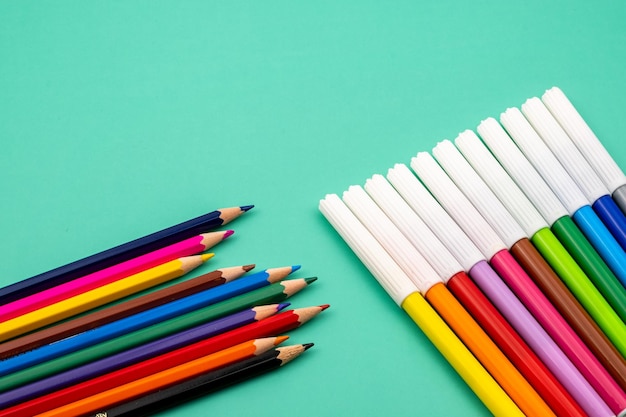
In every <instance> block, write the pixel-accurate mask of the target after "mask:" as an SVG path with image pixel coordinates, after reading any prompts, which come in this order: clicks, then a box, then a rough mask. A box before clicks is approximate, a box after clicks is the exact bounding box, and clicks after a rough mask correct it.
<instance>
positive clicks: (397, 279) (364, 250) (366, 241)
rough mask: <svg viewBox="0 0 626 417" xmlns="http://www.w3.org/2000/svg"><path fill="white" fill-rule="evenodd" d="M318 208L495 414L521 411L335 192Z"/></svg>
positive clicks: (517, 415)
mask: <svg viewBox="0 0 626 417" xmlns="http://www.w3.org/2000/svg"><path fill="white" fill-rule="evenodd" d="M320 211H321V212H322V213H323V214H324V216H325V217H326V219H328V221H329V222H330V224H331V225H332V226H333V227H334V228H335V230H337V232H338V233H339V234H340V235H341V237H342V238H343V239H344V240H345V241H346V243H347V244H348V246H350V248H351V249H352V250H353V251H354V253H355V254H356V255H357V256H358V257H359V259H360V260H361V262H363V264H364V265H365V266H366V267H367V269H369V271H370V272H371V273H372V274H373V275H374V277H375V278H376V280H377V281H378V282H379V283H380V285H381V286H382V287H383V288H384V289H385V291H386V292H387V293H388V294H389V295H390V296H391V298H393V300H394V301H395V302H396V303H397V304H398V305H400V306H401V307H402V309H403V310H404V311H406V313H407V314H408V315H409V316H410V317H411V318H412V319H413V321H414V322H415V324H417V325H418V326H419V327H420V329H422V331H423V332H424V334H425V335H426V336H427V337H428V339H430V341H431V342H432V343H433V345H435V347H436V348H437V350H439V352H441V354H442V355H443V356H444V357H445V358H446V360H447V361H448V362H449V363H450V365H452V367H453V368H454V370H455V371H456V372H457V373H458V374H459V375H460V376H461V378H462V379H463V380H464V381H465V382H466V383H467V385H468V386H469V387H470V389H471V390H472V391H474V393H475V394H476V395H477V396H478V398H479V399H480V400H481V401H482V402H483V404H484V405H485V407H487V408H488V409H489V411H491V413H492V414H493V415H494V416H496V417H524V413H522V411H521V410H520V409H519V407H518V406H517V405H515V403H514V402H513V400H511V398H510V397H509V396H508V395H507V394H506V392H504V390H503V389H502V388H501V387H500V385H498V383H497V382H496V381H495V380H494V379H493V377H492V376H491V375H490V374H489V372H487V371H486V370H485V368H484V367H483V366H482V365H481V364H480V362H478V360H477V359H476V358H475V357H474V355H472V353H471V352H470V351H469V350H468V349H467V347H466V346H465V345H464V344H463V342H461V340H460V339H459V338H458V337H457V336H456V334H455V333H454V332H453V331H452V330H451V329H450V328H449V327H448V325H447V324H446V323H445V322H444V321H443V319H442V318H441V317H440V316H439V315H438V314H437V312H436V311H435V310H434V309H433V308H432V307H431V306H430V304H428V302H427V301H426V300H425V299H424V297H422V295H421V294H420V293H419V292H418V289H417V287H416V286H415V284H414V283H413V282H412V281H411V280H410V279H409V277H408V276H407V275H406V274H405V273H404V272H403V271H402V269H401V268H400V267H399V266H398V264H396V262H395V261H394V260H393V259H392V258H391V256H390V255H389V253H388V252H387V251H386V250H385V249H384V248H383V247H382V246H381V245H380V244H379V243H378V241H377V240H376V239H375V238H374V236H372V234H371V233H370V232H369V231H368V230H367V229H366V228H365V226H363V224H362V223H361V222H360V221H359V220H358V219H357V218H356V217H355V215H354V214H353V213H352V212H351V211H350V209H349V208H348V207H347V206H346V205H345V204H344V203H343V201H341V199H340V198H339V197H338V196H337V195H336V194H329V195H327V196H326V198H325V199H324V200H322V201H320Z"/></svg>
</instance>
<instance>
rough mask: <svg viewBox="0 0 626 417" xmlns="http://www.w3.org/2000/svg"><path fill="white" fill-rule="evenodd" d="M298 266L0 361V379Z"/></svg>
mask: <svg viewBox="0 0 626 417" xmlns="http://www.w3.org/2000/svg"><path fill="white" fill-rule="evenodd" d="M299 268H300V267H299V266H297V265H296V266H290V267H282V268H271V269H266V270H264V271H260V272H257V273H254V274H251V275H249V276H247V277H244V278H241V279H239V280H236V281H232V282H229V283H226V284H224V285H221V286H219V287H214V288H210V289H208V290H205V291H201V292H199V293H196V294H193V295H190V296H187V297H184V298H181V299H179V300H175V301H172V302H169V303H166V304H162V305H160V306H157V307H154V308H151V309H149V310H146V311H143V312H141V313H137V314H133V315H131V316H128V317H125V318H123V319H120V320H117V321H114V322H111V323H108V324H105V325H104V326H100V327H97V328H95V329H92V330H88V331H86V332H83V333H79V334H77V335H75V336H72V337H69V338H67V339H63V340H60V341H58V342H56V343H52V344H49V345H45V346H41V347H39V348H37V349H34V350H31V351H28V352H25V353H23V354H21V355H18V356H13V357H10V358H8V359H5V360H3V361H0V376H4V375H9V374H11V373H14V372H17V371H20V370H22V369H26V368H28V367H31V366H34V365H37V364H40V363H43V362H46V361H49V360H52V359H54V358H58V357H60V356H63V355H66V354H69V353H72V352H76V351H78V350H81V349H84V348H87V347H89V346H93V345H95V344H98V343H101V342H104V341H106V340H110V339H113V338H115V337H119V336H122V335H124V334H127V333H131V332H133V331H136V330H139V329H142V328H145V327H148V326H151V325H153V324H156V323H159V322H162V321H165V320H168V319H171V318H173V317H176V316H180V315H182V314H186V313H189V312H191V311H193V310H196V309H199V308H203V307H206V306H208V305H211V304H215V303H218V302H220V301H223V300H226V299H228V298H232V297H234V296H237V295H240V294H243V293H247V292H250V291H253V290H255V289H258V288H261V287H264V286H267V285H270V284H273V283H275V282H278V281H280V280H282V279H283V278H285V277H286V276H288V275H289V274H291V273H292V272H294V271H297V270H298V269H299Z"/></svg>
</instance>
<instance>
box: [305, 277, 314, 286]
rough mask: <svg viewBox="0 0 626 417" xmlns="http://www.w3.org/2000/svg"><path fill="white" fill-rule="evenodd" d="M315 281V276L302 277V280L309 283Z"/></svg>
mask: <svg viewBox="0 0 626 417" xmlns="http://www.w3.org/2000/svg"><path fill="white" fill-rule="evenodd" d="M315 281H317V277H309V278H304V282H306V283H307V285H308V284H311V283H313V282H315Z"/></svg>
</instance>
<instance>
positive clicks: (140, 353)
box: [0, 305, 328, 417]
mask: <svg viewBox="0 0 626 417" xmlns="http://www.w3.org/2000/svg"><path fill="white" fill-rule="evenodd" d="M327 307H328V305H323V306H319V307H305V308H299V309H295V310H289V311H285V312H282V313H279V314H277V315H275V316H271V317H268V318H265V319H262V320H260V321H258V322H256V323H251V324H247V325H244V326H241V327H238V328H235V329H232V330H229V331H227V332H225V333H222V334H215V332H214V331H213V328H212V326H211V325H206V326H201V327H200V326H199V327H198V328H197V329H194V330H192V331H193V332H194V333H195V334H196V337H195V338H193V339H191V338H190V339H189V340H192V341H193V340H196V341H195V342H193V343H192V344H189V345H186V344H185V343H186V342H185V343H181V342H180V340H181V339H182V338H183V336H185V335H182V334H181V337H171V338H166V339H162V340H159V341H156V342H154V343H151V344H149V345H145V346H142V347H138V348H136V349H133V350H132V351H127V352H122V353H119V354H116V355H113V356H111V357H110V358H105V359H101V360H99V361H97V362H94V363H90V364H87V365H83V366H80V367H78V368H75V369H72V370H70V371H66V372H64V373H62V374H58V375H55V376H54V377H50V378H47V379H45V380H41V381H37V382H34V383H32V384H29V385H26V386H23V387H20V388H17V389H15V390H12V391H9V392H6V393H2V394H0V404H2V405H0V416H1V417H8V416H12V417H17V416H25V415H35V414H39V413H42V412H44V411H46V410H50V409H53V408H57V407H61V406H62V405H64V404H69V403H71V402H73V401H76V400H78V399H80V398H84V397H87V396H89V395H93V394H96V393H98V392H102V391H104V390H107V389H109V388H111V387H115V386H118V385H120V384H124V383H126V382H128V381H132V380H133V379H137V378H141V377H143V376H147V375H150V374H151V373H152V372H154V371H155V370H162V369H167V368H168V367H171V366H175V365H177V364H179V363H183V362H184V361H187V360H189V359H191V358H197V357H200V356H202V355H206V354H208V353H213V352H217V351H219V350H222V349H226V348H228V347H230V346H233V345H235V344H238V343H242V342H245V341H247V340H251V339H257V338H261V337H269V336H274V335H276V334H282V333H286V332H288V331H291V330H293V329H296V328H298V327H300V326H301V325H303V324H304V323H306V322H308V321H309V320H311V319H312V318H314V317H316V316H317V315H318V314H319V313H320V312H322V311H323V310H325V309H326V308H327ZM153 348H155V349H153ZM157 348H158V349H157ZM158 355H161V356H158ZM163 355H167V356H163ZM81 381H82V382H81ZM10 405H13V406H12V407H10V408H5V407H7V406H10Z"/></svg>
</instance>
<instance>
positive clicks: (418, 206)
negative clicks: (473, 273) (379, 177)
mask: <svg viewBox="0 0 626 417" xmlns="http://www.w3.org/2000/svg"><path fill="white" fill-rule="evenodd" d="M387 179H388V180H389V182H391V184H392V185H393V186H394V188H395V189H396V190H397V191H398V192H399V193H400V195H401V196H402V197H403V198H404V200H405V201H406V202H407V203H408V204H409V206H411V208H412V209H413V210H414V211H415V212H416V213H417V214H418V215H419V216H420V217H421V218H422V220H424V222H425V223H426V224H427V225H428V227H430V229H431V230H432V231H433V232H434V233H435V235H437V237H438V238H439V240H440V241H441V242H442V243H443V244H444V245H445V246H446V247H447V248H448V250H450V252H452V255H454V257H455V258H456V259H457V260H458V261H459V262H460V263H461V265H463V269H464V270H465V271H466V272H467V271H469V270H470V269H472V267H473V266H474V265H476V264H477V263H478V262H480V261H484V260H485V257H484V256H483V255H482V254H481V253H480V251H479V250H478V248H477V247H476V245H474V243H473V242H472V241H471V240H470V238H469V237H468V236H467V235H466V234H465V233H464V232H463V230H461V228H460V227H459V225H458V224H456V223H455V222H454V220H452V217H450V215H449V214H448V213H446V211H445V210H444V209H443V207H441V206H440V205H439V203H438V202H437V200H435V198H434V197H433V196H432V195H431V194H430V193H429V192H428V190H426V187H424V185H422V183H421V182H419V180H418V179H417V178H416V177H415V175H414V174H413V173H412V172H411V171H410V170H409V168H408V167H407V166H406V165H404V164H396V165H395V166H394V167H393V168H392V169H390V170H389V172H388V173H387Z"/></svg>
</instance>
